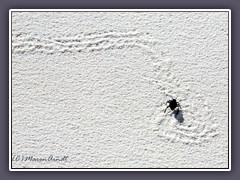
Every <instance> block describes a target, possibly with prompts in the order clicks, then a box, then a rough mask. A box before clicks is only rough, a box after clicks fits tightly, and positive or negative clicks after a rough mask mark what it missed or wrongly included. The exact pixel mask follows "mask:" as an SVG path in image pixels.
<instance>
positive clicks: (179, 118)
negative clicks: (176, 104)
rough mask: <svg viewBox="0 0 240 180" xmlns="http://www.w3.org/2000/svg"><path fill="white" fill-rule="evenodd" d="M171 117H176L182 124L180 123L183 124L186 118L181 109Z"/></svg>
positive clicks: (175, 111)
mask: <svg viewBox="0 0 240 180" xmlns="http://www.w3.org/2000/svg"><path fill="white" fill-rule="evenodd" d="M171 115H174V118H175V119H176V120H177V121H178V122H180V123H183V122H184V118H183V111H182V110H180V109H179V108H178V109H176V110H174V111H173V112H172V113H171Z"/></svg>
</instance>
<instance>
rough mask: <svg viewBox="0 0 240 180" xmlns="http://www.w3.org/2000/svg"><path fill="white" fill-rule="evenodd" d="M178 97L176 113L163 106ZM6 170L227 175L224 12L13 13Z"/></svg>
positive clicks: (225, 25)
mask: <svg viewBox="0 0 240 180" xmlns="http://www.w3.org/2000/svg"><path fill="white" fill-rule="evenodd" d="M172 98H175V99H177V101H178V102H179V103H180V105H181V107H182V109H179V111H178V112H176V111H174V112H173V111H171V110H170V109H167V112H166V113H164V109H165V108H166V107H167V105H166V102H167V101H168V100H171V99H172ZM12 153H13V155H20V156H21V157H30V156H32V157H33V158H36V159H38V160H39V159H41V158H42V159H46V158H48V157H49V156H51V155H52V156H54V157H59V158H60V157H63V156H68V159H67V161H44V160H42V161H38V160H35V161H34V160H29V159H28V160H26V161H13V162H12V163H13V168H23V167H25V168H227V167H228V13H227V12H13V13H12Z"/></svg>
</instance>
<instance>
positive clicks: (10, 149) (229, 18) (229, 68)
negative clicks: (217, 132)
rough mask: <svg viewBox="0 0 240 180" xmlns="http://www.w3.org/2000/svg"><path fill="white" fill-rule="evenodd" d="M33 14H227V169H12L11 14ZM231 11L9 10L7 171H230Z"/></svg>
mask: <svg viewBox="0 0 240 180" xmlns="http://www.w3.org/2000/svg"><path fill="white" fill-rule="evenodd" d="M16 11H17V12H35V11H41V12H45V11H53V12H59V11H60V12H66V11H72V12H74V11H75V12H76V11H77V12H88V11H90V12H91V11H95V12H96V11H99V12H100V11H105V12H107V11H108V12H111V11H112V12H116V11H119V12H120V11H121V12H131V11H132V12H136V11H145V12H146V11H148V12H166V11H168V12H171V11H172V12H176V11H177V12H184V11H186V12H189V11H192V12H213V11H214V12H215V11H216V12H217V11H221V12H224V11H225V12H228V20H229V22H228V33H229V38H228V39H229V42H228V55H229V56H228V77H229V79H228V123H229V124H228V127H229V132H228V133H229V134H228V136H229V138H228V139H229V146H228V152H229V154H228V157H229V158H228V159H229V162H228V163H229V168H228V169H173V168H172V169H137V168H136V169H91V168H89V169H69V168H66V169H64V168H62V169H34V168H32V169H14V168H12V167H11V166H12V155H11V152H12V36H11V35H12V32H11V30H12V12H16ZM231 97H232V96H231V10H230V9H10V10H9V171H231Z"/></svg>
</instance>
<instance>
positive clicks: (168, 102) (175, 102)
mask: <svg viewBox="0 0 240 180" xmlns="http://www.w3.org/2000/svg"><path fill="white" fill-rule="evenodd" d="M166 104H169V105H168V106H167V108H169V107H170V109H171V110H174V109H175V108H176V107H180V109H182V108H181V106H180V104H179V103H178V102H177V101H176V99H172V100H168V101H167V102H166ZM167 108H166V109H165V111H164V113H165V112H166V110H167Z"/></svg>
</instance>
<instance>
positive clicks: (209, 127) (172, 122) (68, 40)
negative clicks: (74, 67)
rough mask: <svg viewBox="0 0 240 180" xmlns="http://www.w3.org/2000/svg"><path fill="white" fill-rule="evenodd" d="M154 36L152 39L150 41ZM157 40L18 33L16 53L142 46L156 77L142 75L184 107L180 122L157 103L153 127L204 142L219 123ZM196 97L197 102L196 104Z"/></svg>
mask: <svg viewBox="0 0 240 180" xmlns="http://www.w3.org/2000/svg"><path fill="white" fill-rule="evenodd" d="M149 39H150V40H149ZM154 43H155V42H154V41H152V40H151V37H150V38H149V36H146V33H141V32H139V31H136V30H134V31H125V32H116V31H109V32H102V33H97V32H93V33H82V34H80V35H75V36H63V37H48V38H47V37H45V38H41V37H40V36H35V35H29V34H23V33H22V34H14V33H13V37H12V49H13V53H16V54H25V53H27V54H33V53H44V54H53V53H59V52H60V53H66V52H68V53H76V52H93V51H105V50H111V49H122V48H133V47H137V48H141V49H143V50H145V51H147V52H148V53H150V55H149V57H150V58H152V60H153V61H152V64H151V65H152V66H153V68H154V73H153V75H152V76H146V75H142V77H143V79H144V80H145V81H147V82H149V84H150V86H151V87H149V88H156V90H157V91H159V93H160V94H161V96H160V97H161V100H162V98H163V99H164V98H166V99H170V98H176V99H177V100H178V101H179V102H180V103H181V106H182V108H183V116H184V122H183V123H179V122H178V121H177V120H176V119H175V118H174V117H171V116H170V115H169V114H165V113H163V109H164V108H165V107H166V104H165V102H161V104H158V105H156V108H155V109H154V112H153V115H152V117H151V119H150V120H149V121H151V123H149V126H150V127H151V129H152V132H154V134H155V135H156V136H157V137H159V138H161V139H163V140H164V141H166V142H169V141H170V142H181V143H186V144H189V143H190V144H200V143H203V142H206V141H209V140H211V138H212V137H214V136H216V135H217V134H218V133H217V126H216V125H215V124H214V123H211V122H213V121H212V118H213V114H212V113H213V110H212V109H211V107H210V106H209V105H208V104H207V100H206V99H205V98H204V97H203V95H202V94H201V92H196V91H195V90H194V91H192V90H191V89H190V88H189V87H185V84H184V83H183V82H180V80H179V79H178V78H177V76H176V75H175V74H173V73H171V65H172V63H173V62H172V60H171V58H168V59H166V58H164V57H161V55H158V53H157V52H155V51H153V50H152V49H151V46H150V45H152V44H154ZM192 99H194V100H195V103H192Z"/></svg>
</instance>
